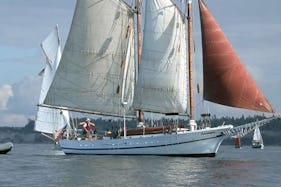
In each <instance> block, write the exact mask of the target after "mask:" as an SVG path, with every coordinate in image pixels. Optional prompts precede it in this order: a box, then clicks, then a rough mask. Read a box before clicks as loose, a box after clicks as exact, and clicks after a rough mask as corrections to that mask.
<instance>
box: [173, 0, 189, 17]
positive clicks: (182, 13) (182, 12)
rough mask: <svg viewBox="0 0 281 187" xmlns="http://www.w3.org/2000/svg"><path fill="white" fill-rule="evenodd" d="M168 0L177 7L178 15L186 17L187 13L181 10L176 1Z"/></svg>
mask: <svg viewBox="0 0 281 187" xmlns="http://www.w3.org/2000/svg"><path fill="white" fill-rule="evenodd" d="M170 1H171V3H172V4H173V5H174V6H175V7H176V8H177V9H178V11H179V13H180V15H181V16H182V17H183V18H184V19H186V18H187V15H186V14H185V13H184V11H182V9H181V8H180V7H179V6H178V4H177V3H176V1H175V0H170Z"/></svg>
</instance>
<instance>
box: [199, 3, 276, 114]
mask: <svg viewBox="0 0 281 187" xmlns="http://www.w3.org/2000/svg"><path fill="white" fill-rule="evenodd" d="M198 2H199V11H200V18H201V29H202V47H203V69H204V70H203V73H204V99H205V100H208V101H211V102H215V103H218V104H223V105H227V106H232V107H238V108H245V109H251V110H257V111H263V112H273V109H272V107H271V106H270V104H269V103H268V101H267V100H266V98H265V97H264V95H263V93H262V92H261V90H260V89H259V88H258V87H257V85H256V84H255V82H254V80H253V79H252V78H251V76H250V74H249V73H248V72H247V70H246V68H245V67H244V65H243V64H242V62H241V61H240V59H239V57H238V56H237V55H236V53H235V51H234V49H233V48H232V46H231V44H230V43H229V41H228V40H227V38H226V36H225V35H224V34H223V32H222V30H221V28H220V27H219V25H218V24H217V22H216V21H215V19H214V17H213V16H212V14H211V13H210V11H209V10H208V9H207V7H206V5H205V4H204V2H203V1H202V0H198Z"/></svg>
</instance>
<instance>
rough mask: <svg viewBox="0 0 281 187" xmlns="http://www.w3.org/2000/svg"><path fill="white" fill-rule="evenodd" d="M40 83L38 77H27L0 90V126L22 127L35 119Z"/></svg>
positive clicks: (40, 79)
mask: <svg viewBox="0 0 281 187" xmlns="http://www.w3.org/2000/svg"><path fill="white" fill-rule="evenodd" d="M41 81H42V78H41V77H39V76H38V77H35V76H28V77H25V78H24V79H23V80H21V81H20V82H18V83H16V84H14V85H12V86H10V85H3V86H2V87H1V88H0V107H1V108H0V109H1V110H0V126H24V125H26V123H27V120H28V119H30V118H32V119H34V118H35V114H36V110H37V106H36V105H37V103H38V99H39V94H40V87H41Z"/></svg>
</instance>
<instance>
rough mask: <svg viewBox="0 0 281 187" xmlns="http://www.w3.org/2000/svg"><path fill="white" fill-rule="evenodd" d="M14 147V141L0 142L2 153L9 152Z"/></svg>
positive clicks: (0, 151)
mask: <svg viewBox="0 0 281 187" xmlns="http://www.w3.org/2000/svg"><path fill="white" fill-rule="evenodd" d="M12 148H13V143H11V142H7V143H3V144H0V154H6V153H8V152H9V151H11V150H12Z"/></svg>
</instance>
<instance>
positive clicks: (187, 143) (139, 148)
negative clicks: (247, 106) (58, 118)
mask: <svg viewBox="0 0 281 187" xmlns="http://www.w3.org/2000/svg"><path fill="white" fill-rule="evenodd" d="M230 128H232V126H231V125H228V126H221V127H215V128H209V129H203V130H196V131H185V132H179V133H177V134H176V133H173V134H157V135H144V136H130V137H127V138H126V139H124V138H122V139H107V140H92V141H89V140H67V139H61V140H60V141H59V144H60V147H61V149H62V151H63V152H64V153H65V154H93V155H170V156H215V155H216V153H217V151H218V149H219V146H220V144H221V143H222V141H223V140H224V139H225V137H226V135H225V134H224V132H225V131H226V130H228V129H230Z"/></svg>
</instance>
